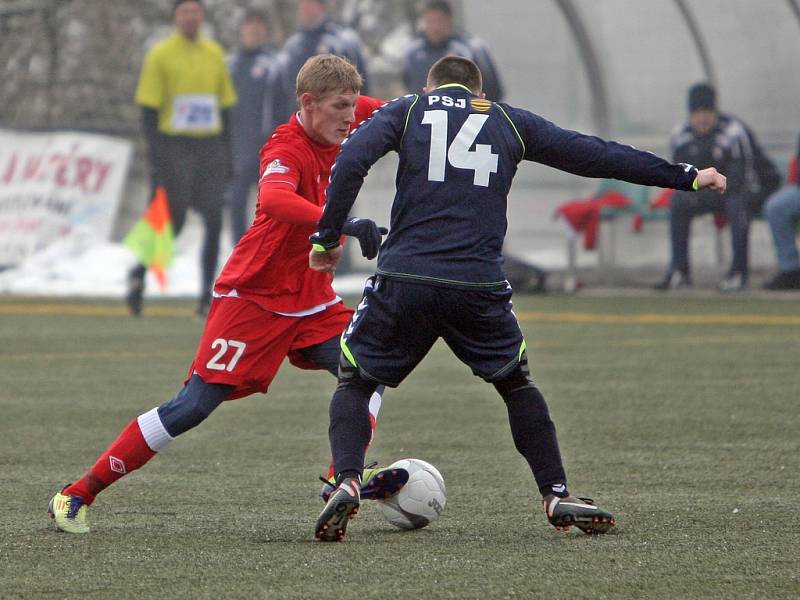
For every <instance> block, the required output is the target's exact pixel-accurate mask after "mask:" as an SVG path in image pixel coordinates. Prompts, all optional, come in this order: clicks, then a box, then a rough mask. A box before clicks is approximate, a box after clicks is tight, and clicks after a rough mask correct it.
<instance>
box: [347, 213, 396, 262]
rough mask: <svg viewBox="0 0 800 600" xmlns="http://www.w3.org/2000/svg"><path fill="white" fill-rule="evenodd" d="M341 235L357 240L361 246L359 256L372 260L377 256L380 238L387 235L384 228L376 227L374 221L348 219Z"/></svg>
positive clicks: (386, 230) (387, 231)
mask: <svg viewBox="0 0 800 600" xmlns="http://www.w3.org/2000/svg"><path fill="white" fill-rule="evenodd" d="M342 233H343V234H345V235H349V236H350V237H354V238H358V243H359V244H360V245H361V255H362V256H363V257H364V258H366V259H368V260H372V259H373V258H375V257H376V256H378V249H379V248H380V247H381V236H382V235H386V234H387V233H389V230H388V229H386V227H378V226H377V225H376V224H375V221H371V220H369V219H350V220H349V221H345V224H344V227H342Z"/></svg>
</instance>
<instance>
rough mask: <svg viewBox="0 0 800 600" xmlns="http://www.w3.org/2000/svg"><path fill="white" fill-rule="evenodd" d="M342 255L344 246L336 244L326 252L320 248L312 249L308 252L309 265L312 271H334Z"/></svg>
mask: <svg viewBox="0 0 800 600" xmlns="http://www.w3.org/2000/svg"><path fill="white" fill-rule="evenodd" d="M341 256H342V246H336V248H331V249H330V250H326V251H325V252H320V251H319V250H313V249H312V250H311V252H309V253H308V266H309V268H310V269H311V270H312V271H321V272H323V273H333V272H334V271H335V270H336V265H337V264H338V262H339V259H340V258H341Z"/></svg>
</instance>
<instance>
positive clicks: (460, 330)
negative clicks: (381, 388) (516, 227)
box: [342, 275, 525, 387]
mask: <svg viewBox="0 0 800 600" xmlns="http://www.w3.org/2000/svg"><path fill="white" fill-rule="evenodd" d="M440 337H441V338H442V339H444V341H445V342H446V343H447V345H448V346H449V347H450V349H451V350H452V351H453V353H454V354H455V355H456V356H457V357H458V358H459V359H460V360H461V361H462V362H463V363H465V364H466V365H467V366H469V367H470V368H471V369H472V372H473V373H474V374H475V375H477V376H478V377H482V378H483V379H485V380H486V381H498V380H500V379H503V378H504V377H505V376H506V375H508V373H509V372H510V371H511V370H513V369H514V367H516V365H517V364H518V363H519V360H520V357H521V355H522V351H523V350H524V348H525V343H524V340H523V338H522V331H521V330H520V328H519V323H517V318H516V317H515V316H514V313H513V312H512V311H511V286H508V287H507V288H506V289H500V290H464V289H458V288H452V287H441V286H433V285H427V284H419V283H410V282H407V281H399V280H396V279H387V278H385V277H381V276H380V275H378V276H374V277H371V278H370V279H369V280H367V284H366V286H365V287H364V296H363V298H362V300H361V302H360V303H359V305H358V308H357V309H356V312H355V314H354V315H353V318H352V320H351V321H350V324H349V325H348V326H347V328H346V329H345V331H344V333H343V334H342V352H343V354H344V356H345V357H346V358H347V359H348V360H349V361H350V363H351V364H353V365H354V366H357V367H358V368H359V371H360V372H361V374H362V376H363V377H365V378H367V379H370V380H372V381H376V382H378V383H382V384H384V385H387V386H390V387H396V386H397V385H399V384H400V382H401V381H403V379H405V378H406V377H407V376H408V374H409V373H411V371H413V370H414V367H416V366H417V364H418V363H419V362H420V361H421V360H422V359H423V357H424V356H425V355H426V354H427V353H428V351H429V350H430V349H431V347H432V346H433V344H434V343H435V342H436V340H437V339H439V338H440Z"/></svg>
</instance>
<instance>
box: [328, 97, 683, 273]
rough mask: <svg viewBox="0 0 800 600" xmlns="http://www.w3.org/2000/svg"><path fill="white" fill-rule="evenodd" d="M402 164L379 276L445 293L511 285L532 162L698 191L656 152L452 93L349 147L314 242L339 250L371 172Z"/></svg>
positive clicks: (370, 127)
mask: <svg viewBox="0 0 800 600" xmlns="http://www.w3.org/2000/svg"><path fill="white" fill-rule="evenodd" d="M390 150H394V151H396V152H397V153H398V154H399V156H400V163H399V166H398V170H397V179H396V186H397V192H396V195H395V198H394V203H393V205H392V214H391V221H390V230H389V235H388V236H387V238H386V240H385V241H384V243H383V245H382V246H381V250H380V254H379V255H378V273H379V274H381V275H384V276H385V277H390V278H402V279H410V280H415V281H420V282H429V283H432V284H439V285H456V286H463V287H499V286H502V285H505V275H504V274H503V269H502V247H503V239H504V237H505V234H506V228H507V222H506V198H507V195H508V191H509V188H510V187H511V181H512V179H513V178H514V174H515V173H516V171H517V164H518V163H519V162H520V161H522V160H532V161H536V162H540V163H543V164H546V165H549V166H552V167H555V168H557V169H561V170H564V171H568V172H570V173H574V174H576V175H583V176H586V177H603V178H612V179H622V180H625V181H630V182H632V183H638V184H642V185H655V186H659V187H671V188H677V189H682V190H691V189H692V183H693V181H694V179H695V177H696V175H697V171H696V169H695V168H694V167H692V166H690V165H683V164H681V165H673V164H670V163H668V162H667V161H665V160H663V159H661V158H659V157H657V156H656V155H654V154H652V153H649V152H642V151H640V150H637V149H635V148H633V147H631V146H625V145H622V144H618V143H616V142H609V141H605V140H602V139H600V138H597V137H593V136H588V135H584V134H581V133H578V132H575V131H570V130H566V129H561V128H559V127H557V126H556V125H554V124H553V123H551V122H549V121H547V120H545V119H543V118H542V117H540V116H538V115H535V114H533V113H531V112H528V111H526V110H522V109H518V108H514V107H512V106H509V105H508V104H503V103H496V102H490V101H488V100H484V99H481V98H478V97H477V96H475V95H474V94H472V93H470V92H469V91H468V90H467V88H465V87H463V86H461V85H457V84H450V85H445V86H441V87H439V88H437V89H436V90H434V91H432V92H430V93H428V94H425V95H422V96H419V95H416V94H410V95H408V96H404V97H403V98H398V99H396V100H394V101H392V102H390V103H388V104H387V105H385V106H384V107H383V108H381V109H380V110H379V111H377V112H376V114H375V115H374V117H373V118H372V119H370V120H369V121H367V122H365V123H363V124H362V125H361V126H359V127H358V128H357V129H356V130H354V131H353V133H352V134H351V136H350V137H349V138H348V139H347V140H345V142H343V144H342V149H341V152H340V153H339V156H338V158H337V160H336V164H335V165H334V168H333V170H332V172H331V182H330V185H329V186H328V192H327V204H326V206H325V210H324V212H323V215H322V218H321V220H320V223H319V231H318V232H317V234H315V236H313V239H314V241H315V242H319V243H322V244H323V245H325V246H326V247H330V246H331V245H334V246H335V245H336V244H337V243H338V239H339V237H338V236H339V234H340V232H341V228H342V224H343V223H344V221H345V219H346V218H347V215H348V213H349V211H350V208H351V207H352V205H353V203H354V202H355V199H356V196H357V195H358V191H359V190H360V188H361V185H362V184H363V180H364V177H365V176H366V174H367V171H368V170H369V168H370V167H371V166H372V165H373V164H374V163H375V162H376V161H377V160H378V159H379V158H380V157H381V156H383V155H385V154H386V153H387V152H389V151H390Z"/></svg>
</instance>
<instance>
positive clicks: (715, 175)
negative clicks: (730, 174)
mask: <svg viewBox="0 0 800 600" xmlns="http://www.w3.org/2000/svg"><path fill="white" fill-rule="evenodd" d="M695 181H696V182H697V189H698V190H711V191H712V192H719V193H720V194H723V193H725V188H726V187H727V185H728V178H727V177H725V175H723V174H722V173H720V172H718V171H717V170H716V169H715V168H714V167H708V168H707V169H703V170H702V171H698V172H697V179H696V180H695Z"/></svg>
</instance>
